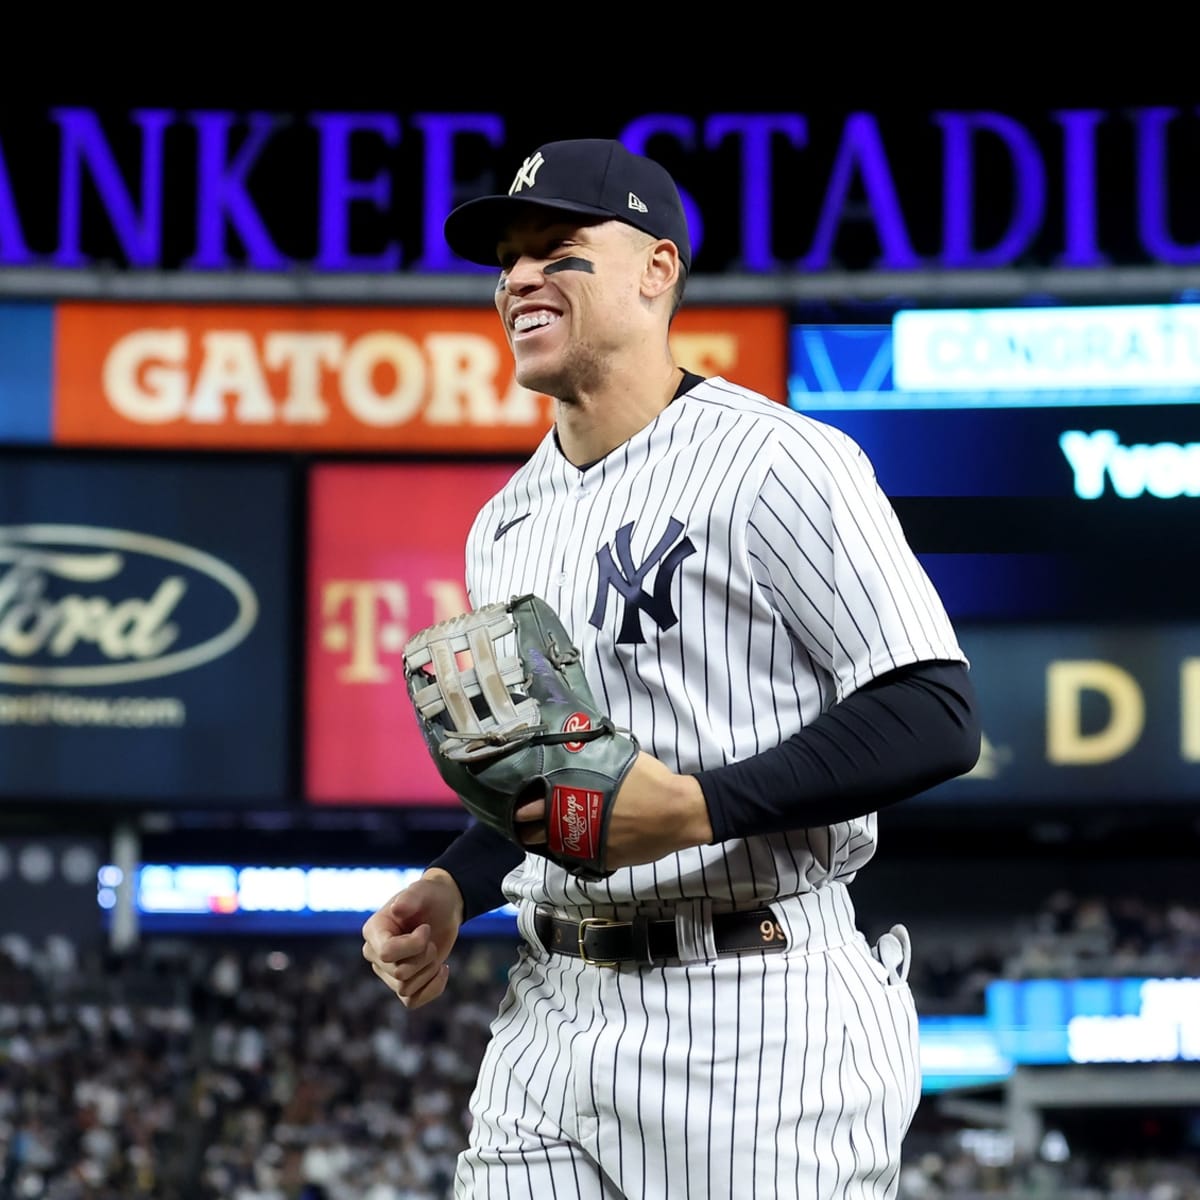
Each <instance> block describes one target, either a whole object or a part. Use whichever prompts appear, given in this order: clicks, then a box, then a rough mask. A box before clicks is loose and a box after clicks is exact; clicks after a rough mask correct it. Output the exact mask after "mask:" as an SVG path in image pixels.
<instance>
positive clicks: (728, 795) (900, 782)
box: [696, 662, 980, 843]
mask: <svg viewBox="0 0 1200 1200" xmlns="http://www.w3.org/2000/svg"><path fill="white" fill-rule="evenodd" d="M979 746H980V728H979V718H978V713H977V706H976V700H975V691H974V687H973V685H972V683H971V679H970V675H969V672H968V669H967V667H966V665H965V664H963V663H958V662H924V663H917V664H914V665H913V666H911V667H903V668H900V669H898V670H896V671H890V672H888V673H887V674H886V675H881V676H879V677H878V678H877V679H875V680H873V681H872V682H871V683H869V684H867V685H865V686H864V687H862V688H859V690H858V691H856V692H853V693H852V694H851V695H849V696H847V697H846V699H845V700H843V701H841V702H840V703H839V704H835V705H834V706H833V707H832V708H830V709H829V710H828V711H826V712H824V713H822V714H821V715H820V716H819V717H817V718H816V720H815V721H812V722H810V723H809V724H808V725H806V726H805V727H804V728H803V729H800V730H798V731H797V732H796V733H795V734H793V735H792V736H791V737H790V738H787V739H786V740H785V741H783V742H781V743H780V744H779V745H778V746H774V747H772V748H771V749H770V750H765V751H763V752H762V753H761V754H756V755H754V756H753V757H752V758H748V759H745V760H744V761H742V762H737V763H729V764H727V765H725V766H723V767H714V768H713V769H711V770H707V771H699V772H697V773H696V779H698V780H699V782H700V789H701V791H702V792H703V793H704V799H705V802H706V803H707V805H708V812H709V819H710V821H711V822H712V829H713V842H714V843H715V842H723V841H728V840H729V839H730V838H741V837H750V836H752V835H754V834H765V833H779V832H783V831H786V830H791V829H806V828H811V827H813V826H817V825H831V824H835V823H837V822H838V821H848V820H851V819H852V818H854V817H861V816H863V815H865V814H866V813H869V812H875V811H876V810H878V809H880V808H883V807H885V806H886V805H889V804H894V803H896V802H897V801H899V800H904V799H906V798H908V797H910V796H915V795H916V794H917V793H919V792H923V791H925V790H927V789H928V788H931V787H933V786H935V785H936V784H939V783H943V782H945V781H946V780H947V779H953V778H954V777H955V776H957V775H962V774H964V773H965V772H967V771H969V770H970V769H971V768H972V767H973V766H974V765H975V763H976V761H977V759H978V758H979Z"/></svg>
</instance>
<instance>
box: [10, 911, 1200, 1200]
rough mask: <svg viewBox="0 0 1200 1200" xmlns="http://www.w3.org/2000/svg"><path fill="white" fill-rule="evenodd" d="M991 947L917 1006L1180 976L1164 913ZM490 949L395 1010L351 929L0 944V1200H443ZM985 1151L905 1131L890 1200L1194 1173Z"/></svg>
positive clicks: (1168, 1165)
mask: <svg viewBox="0 0 1200 1200" xmlns="http://www.w3.org/2000/svg"><path fill="white" fill-rule="evenodd" d="M1010 933H1011V941H1009V942H1005V941H1003V940H997V941H995V943H994V944H990V945H989V946H987V947H986V948H985V949H984V950H983V951H980V950H979V948H978V947H976V948H975V949H974V950H967V949H965V948H964V949H962V950H961V952H960V953H959V954H958V955H957V956H955V955H954V953H953V952H952V950H951V949H948V948H946V947H941V948H938V949H936V950H934V951H930V952H929V953H927V954H925V955H924V956H923V955H922V952H921V951H920V946H921V940H920V937H919V936H918V937H916V938H915V941H916V945H917V947H918V953H917V958H916V960H915V962H914V969H913V977H912V982H913V984H914V988H915V990H916V992H917V995H918V1002H919V1003H920V1004H921V1005H922V1006H923V1008H925V1009H926V1010H928V1009H929V1008H930V1007H932V1006H940V1011H949V1009H948V1007H947V1006H949V1005H954V1004H958V1005H959V1006H960V1009H961V1011H972V1010H973V1008H972V1006H973V1005H974V1004H975V1003H976V1001H977V1000H978V996H979V994H981V989H982V987H983V986H985V985H986V981H987V980H988V979H989V978H995V977H997V976H1000V975H1004V976H1009V977H1020V976H1028V975H1054V974H1062V975H1080V974H1111V973H1115V972H1120V973H1123V974H1147V975H1164V976H1179V975H1195V976H1200V910H1197V909H1195V908H1190V907H1187V906H1185V905H1159V906H1155V905H1151V904H1147V903H1141V902H1138V901H1134V900H1127V899H1111V900H1103V899H1097V898H1095V897H1081V896H1074V895H1071V894H1069V893H1066V892H1063V893H1058V894H1055V895H1053V896H1051V897H1048V898H1047V900H1046V902H1045V903H1044V904H1043V905H1042V906H1041V907H1040V909H1039V910H1038V911H1036V912H1034V913H1031V914H1029V915H1028V917H1027V918H1026V919H1025V920H1024V921H1023V922H1020V923H1015V924H1014V925H1013V926H1011V927H1010ZM513 952H514V944H513V940H512V937H511V936H508V935H499V936H488V937H477V938H463V939H461V940H460V943H459V946H458V947H457V948H456V950H455V957H454V959H453V960H452V962H453V970H452V973H451V983H450V986H449V988H448V991H447V994H446V995H445V996H443V997H442V998H441V999H440V1000H439V1001H438V1002H436V1003H434V1004H431V1005H428V1006H426V1007H425V1008H421V1009H417V1010H415V1011H412V1010H409V1009H406V1008H405V1007H404V1006H403V1005H401V1004H399V1003H398V1002H397V1001H396V1000H395V999H394V998H393V997H392V995H391V993H390V992H388V991H387V989H386V988H385V987H384V985H383V984H382V983H381V982H380V981H379V980H378V979H376V978H375V976H374V975H373V974H372V973H371V971H370V969H369V968H368V967H367V966H366V964H365V962H364V961H363V959H362V957H361V949H360V943H359V941H358V939H357V938H356V937H354V936H349V937H343V938H338V939H328V938H324V939H308V940H305V939H289V940H280V939H273V940H270V941H269V942H268V941H265V940H264V939H263V938H261V937H258V936H256V937H254V938H246V939H244V940H218V939H215V938H190V939H177V938H171V939H168V938H162V937H147V938H144V939H142V941H141V943H140V944H139V945H138V947H137V949H136V950H135V951H133V952H131V953H128V954H124V955H114V954H112V953H110V952H108V951H106V950H104V949H103V948H90V949H89V948H87V947H81V946H78V945H75V944H73V943H71V942H68V941H66V940H64V939H60V938H51V939H48V940H47V941H46V942H45V943H44V944H39V945H37V946H32V945H30V944H28V943H27V942H24V941H23V940H22V939H20V938H17V937H13V936H8V937H4V938H0V1200H151V1198H153V1200H444V1198H445V1197H447V1196H448V1195H449V1194H450V1180H451V1178H452V1175H453V1166H454V1159H455V1156H456V1154H457V1151H458V1149H459V1147H460V1146H461V1145H462V1144H463V1142H464V1141H465V1139H466V1136H467V1116H466V1108H467V1100H468V1097H469V1094H470V1089H471V1087H472V1085H473V1082H474V1076H475V1070H476V1067H477V1064H478V1061H479V1058H480V1055H481V1054H482V1051H483V1046H484V1042H485V1040H486V1037H487V1032H488V1026H489V1023H490V1021H491V1019H492V1016H493V1015H494V1013H495V1011H496V1008H497V1005H498V1003H499V1000H500V997H501V994H502V991H503V987H504V982H505V978H506V975H507V970H508V967H509V965H510V963H511V961H512V958H513ZM972 1135H973V1137H974V1140H972ZM998 1137H999V1138H1000V1141H1001V1143H1002V1142H1003V1138H1002V1135H1000V1134H996V1133H995V1132H994V1131H992V1132H990V1133H988V1132H985V1131H980V1130H974V1131H970V1130H968V1131H966V1133H964V1132H963V1131H961V1130H960V1131H956V1132H943V1133H941V1134H938V1135H937V1136H934V1135H932V1134H929V1133H928V1132H926V1133H922V1134H921V1135H920V1136H919V1137H917V1136H914V1138H913V1140H912V1153H911V1156H910V1161H909V1162H908V1163H907V1165H906V1168H905V1172H904V1175H903V1179H902V1187H901V1195H902V1197H903V1200H925V1198H934V1197H957V1198H961V1200H968V1198H969V1197H972V1196H991V1197H995V1196H1031V1197H1032V1196H1057V1197H1063V1198H1064V1200H1067V1198H1072V1197H1078V1198H1079V1200H1099V1198H1101V1197H1103V1198H1105V1200H1200V1183H1198V1182H1197V1180H1198V1178H1200V1175H1198V1174H1197V1170H1196V1167H1195V1164H1194V1163H1187V1162H1184V1161H1182V1160H1180V1161H1175V1162H1166V1161H1159V1160H1155V1159H1153V1158H1150V1157H1141V1158H1130V1157H1124V1158H1115V1157H1111V1156H1110V1157H1107V1158H1106V1157H1105V1156H1103V1155H1100V1156H1097V1155H1096V1154H1095V1153H1094V1152H1091V1153H1088V1154H1083V1155H1081V1154H1078V1153H1077V1154H1069V1153H1068V1154H1063V1153H1061V1152H1058V1153H1055V1152H1054V1151H1053V1147H1047V1148H1046V1151H1045V1153H1043V1154H1040V1155H1039V1156H1037V1157H1036V1159H1034V1160H1032V1161H1028V1162H1017V1161H1014V1160H1013V1158H1012V1156H1011V1154H1009V1155H1008V1156H1007V1157H1006V1156H1005V1154H1004V1153H997V1151H996V1145H997V1142H996V1139H997V1138H998ZM989 1138H990V1141H989V1140H988V1139H989Z"/></svg>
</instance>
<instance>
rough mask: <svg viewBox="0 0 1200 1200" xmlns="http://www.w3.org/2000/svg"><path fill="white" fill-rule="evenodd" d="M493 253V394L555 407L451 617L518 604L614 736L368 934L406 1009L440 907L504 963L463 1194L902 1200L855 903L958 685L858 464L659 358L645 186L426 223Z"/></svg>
mask: <svg viewBox="0 0 1200 1200" xmlns="http://www.w3.org/2000/svg"><path fill="white" fill-rule="evenodd" d="M446 238H447V241H448V242H449V244H450V246H451V247H452V248H453V249H454V250H455V251H456V252H457V253H458V254H460V255H462V256H463V257H465V258H467V259H470V260H473V261H476V262H481V263H494V264H495V265H496V266H497V267H498V269H499V278H498V281H497V286H496V308H497V311H498V313H499V316H500V319H501V321H502V322H503V325H504V328H505V330H506V332H507V335H508V339H509V342H510V345H511V347H512V353H513V359H514V361H515V364H516V374H517V378H518V380H519V381H520V382H521V383H522V384H523V385H525V386H526V387H529V388H532V389H536V390H538V391H543V392H545V393H547V394H549V395H551V396H552V397H554V399H555V401H556V404H555V420H554V426H553V428H552V429H551V430H550V431H549V432H548V433H547V435H546V437H545V438H544V440H543V441H542V443H541V445H540V446H539V447H538V449H537V450H536V451H535V452H534V453H533V455H532V456H531V458H530V459H529V461H528V462H527V463H525V465H524V466H522V467H521V468H520V469H519V470H518V471H517V472H516V473H515V474H514V475H513V477H512V479H511V480H510V481H509V483H508V484H507V485H506V486H505V487H504V488H503V489H502V490H501V491H500V492H499V493H498V494H497V495H496V496H494V497H493V498H492V499H491V500H490V501H489V502H488V503H487V504H486V505H485V506H484V507H483V509H482V511H481V512H480V513H479V515H478V517H477V518H476V520H475V523H474V525H473V527H472V529H471V532H470V534H469V536H468V542H467V548H466V575H467V589H468V595H469V597H470V600H471V604H472V606H473V608H474V609H479V608H480V607H482V606H485V605H492V604H497V603H500V602H507V601H509V600H511V599H512V598H513V597H515V596H524V595H528V594H533V595H536V596H538V597H541V598H542V599H543V600H545V601H546V602H547V603H548V604H549V605H550V606H551V607H552V608H553V609H554V610H555V612H556V613H558V614H560V615H561V617H562V621H563V625H564V627H565V628H566V630H567V631H568V632H569V635H570V637H571V639H572V641H573V643H574V645H575V646H576V647H578V649H579V651H580V658H579V663H580V665H581V666H582V668H583V671H584V673H585V675H586V677H587V681H588V684H589V686H590V688H591V690H592V692H593V693H594V696H595V697H596V698H597V702H598V704H599V705H600V707H601V708H603V709H604V710H606V712H607V713H608V714H609V716H610V717H611V719H612V721H613V722H614V723H615V725H616V727H617V728H618V729H624V730H629V731H631V733H632V734H633V735H634V736H635V737H636V739H637V742H638V746H639V750H638V753H637V755H636V758H635V759H634V760H633V762H632V766H631V767H630V768H629V770H628V772H627V774H625V776H624V778H623V779H622V781H621V783H620V785H619V788H618V790H616V793H615V796H614V797H612V798H611V801H610V803H609V804H608V805H607V806H606V807H605V808H604V809H603V811H602V812H601V815H600V817H599V818H598V819H597V823H596V826H595V828H594V829H589V830H588V831H587V832H588V833H589V835H594V837H589V839H588V840H589V841H595V842H596V843H597V844H600V845H602V847H603V852H602V866H603V868H604V871H603V874H602V877H601V878H599V879H596V878H595V877H594V876H593V877H588V878H584V877H581V876H580V875H578V874H576V873H574V872H573V871H572V870H570V869H569V868H568V867H564V866H563V865H561V864H560V862H559V861H558V860H556V859H554V858H553V857H552V856H550V855H549V854H548V853H547V852H546V851H547V845H548V838H549V839H550V840H551V841H552V840H553V839H552V836H551V835H552V832H553V825H552V822H550V823H548V813H547V805H546V802H545V801H544V800H543V799H541V798H537V799H534V800H531V801H530V802H528V803H526V804H525V805H524V806H523V807H521V808H520V809H518V811H517V830H518V832H517V835H516V837H515V838H512V839H510V838H506V837H504V836H503V835H502V834H500V833H498V832H495V831H494V830H492V829H490V828H489V827H488V826H486V825H484V824H482V823H481V824H477V825H474V826H472V827H471V828H470V829H469V830H468V831H467V832H466V833H464V834H463V835H462V836H461V837H459V838H458V839H457V840H456V841H455V842H453V843H452V844H451V845H450V846H449V847H448V848H447V850H446V852H445V853H444V854H443V855H442V856H441V857H440V858H439V859H438V860H437V861H436V862H435V863H433V864H431V866H430V868H429V869H428V870H427V871H426V872H425V874H424V875H423V876H422V878H421V879H420V880H418V881H417V882H416V883H414V884H413V885H412V886H410V887H409V888H407V889H406V890H405V891H403V892H401V893H399V894H398V895H397V896H395V897H393V899H392V900H391V901H389V902H388V904H386V905H384V906H383V907H382V908H381V909H380V910H379V911H378V912H377V913H376V914H375V915H374V916H372V917H371V918H370V919H369V920H368V921H367V922H366V923H365V925H364V927H363V942H364V944H363V953H364V956H365V957H366V958H367V960H368V961H369V962H370V963H371V965H372V968H373V970H374V971H375V972H376V974H378V975H379V977H380V978H381V979H383V980H384V982H385V983H386V984H387V986H388V987H389V988H391V989H392V991H394V992H395V994H396V995H397V996H398V997H399V998H400V999H401V1000H402V1001H403V1002H404V1003H405V1004H406V1005H409V1006H414V1007H415V1006H417V1005H422V1004H425V1003H428V1002H429V1001H431V1000H434V999H436V998H437V997H438V996H440V995H441V994H442V992H443V990H444V989H445V986H446V979H447V971H448V965H447V959H448V957H449V955H450V953H451V950H452V948H453V946H454V942H455V939H456V937H457V934H458V930H459V927H460V925H461V923H462V922H463V921H464V920H467V919H469V918H470V917H472V916H475V915H477V914H479V913H482V912H485V911H488V910H489V909H491V908H494V907H496V906H498V905H500V904H502V903H504V902H505V901H511V902H512V903H514V904H515V905H517V907H518V911H519V918H518V920H519V927H520V930H521V934H522V938H523V940H522V943H521V945H520V947H519V949H518V955H517V961H516V963H515V964H514V966H513V968H512V970H511V972H510V975H509V987H508V993H507V995H506V996H505V998H504V1000H503V1002H502V1004H501V1007H500V1011H499V1013H498V1015H497V1017H496V1019H495V1021H494V1023H493V1025H492V1037H491V1041H490V1043H489V1046H488V1049H487V1051H486V1052H485V1055H484V1059H483V1062H482V1064H481V1067H480V1072H479V1079H478V1084H477V1087H476V1089H475V1092H474V1095H473V1097H472V1101H471V1118H472V1127H471V1134H470V1143H469V1145H468V1146H467V1147H466V1149H465V1150H464V1151H463V1153H462V1155H461V1156H460V1158H459V1165H458V1175H457V1179H456V1194H457V1195H458V1196H460V1197H485V1196H497V1195H503V1196H507V1197H517V1196H520V1197H528V1198H531V1200H532V1198H533V1197H538V1200H544V1197H546V1196H553V1195H558V1196H571V1197H585V1198H590V1200H601V1198H604V1200H613V1198H615V1197H645V1198H650V1197H664V1198H667V1197H671V1198H674V1197H679V1196H688V1197H693V1198H695V1197H722V1198H724V1200H728V1197H731V1196H771V1197H804V1198H805V1200H814V1198H819V1197H827V1196H830V1197H832V1196H843V1195H854V1196H864V1197H892V1196H894V1195H895V1194H896V1190H897V1187H898V1176H899V1167H900V1158H901V1143H902V1139H903V1137H904V1134H905V1132H906V1131H907V1129H908V1127H909V1124H910V1123H911V1120H912V1117H913V1114H914V1111H915V1109H916V1105H917V1102H918V1099H919V1096H920V1086H921V1080H920V1069H919V1064H918V1056H917V1019H916V1013H915V1011H914V1006H913V999H912V995H911V992H910V990H909V988H908V985H907V983H906V976H907V972H908V966H909V960H910V948H909V942H908V934H907V931H906V930H905V928H904V926H903V925H900V924H897V925H895V926H893V928H892V929H891V930H890V931H889V932H888V933H886V934H884V935H883V936H882V937H881V938H880V939H879V940H878V941H877V942H876V943H875V944H874V945H871V944H869V943H868V942H867V940H866V938H865V937H864V935H863V934H862V933H861V932H860V931H859V929H858V927H857V924H856V918H855V913H854V906H853V904H852V901H851V899H850V894H849V887H848V885H849V884H850V883H851V882H852V881H853V879H854V877H855V876H856V875H857V873H858V872H859V871H860V870H861V869H863V868H864V867H865V866H866V865H867V863H868V862H869V860H870V859H871V858H872V856H873V855H874V853H875V849H876V834H877V824H876V812H877V810H878V809H879V808H880V807H882V806H884V805H887V804H893V803H896V802H898V801H901V800H903V799H905V798H906V797H909V796H912V795H914V794H916V793H918V792H920V791H923V790H925V789H926V788H929V787H932V786H933V785H934V784H937V783H940V782H942V781H943V780H946V779H949V778H951V777H953V776H955V775H958V774H961V773H963V772H965V771H967V770H969V769H970V768H971V767H972V766H973V765H974V763H975V761H976V759H977V757H978V753H979V725H978V720H977V716H976V713H975V705H974V694H973V688H972V685H971V682H970V679H969V672H968V665H967V662H966V659H965V657H964V655H963V653H962V650H961V649H960V647H959V645H958V642H957V639H956V636H955V633H954V630H953V628H952V626H951V623H950V621H949V619H948V617H947V615H946V612H945V609H944V607H943V605H942V603H941V601H940V600H939V598H938V596H937V595H936V593H935V591H934V589H933V587H932V585H931V583H930V581H929V579H928V578H927V576H926V575H925V573H924V571H923V570H922V568H921V566H920V565H919V563H918V562H917V560H916V558H915V557H914V555H913V554H912V551H911V549H910V547H909V546H908V545H907V543H906V541H905V539H904V536H903V533H902V531H901V529H900V526H899V523H898V521H897V519H896V517H895V514H894V512H893V511H892V508H891V506H890V503H889V502H888V500H887V498H886V497H885V496H884V495H883V494H882V492H881V491H880V489H879V487H878V484H877V482H876V479H875V475H874V471H873V470H872V468H871V465H870V463H869V462H868V461H867V459H866V458H865V456H864V455H863V453H862V451H861V450H860V449H859V447H858V446H857V445H855V444H854V443H853V442H852V441H851V440H850V439H849V438H847V437H846V436H845V435H843V434H841V433H840V432H839V431H837V430H835V429H833V428H832V427H830V426H828V425H824V424H822V423H820V422H818V421H815V420H813V419H811V418H809V417H807V416H804V415H802V414H800V413H797V412H794V411H791V410H790V409H788V408H787V407H786V406H784V405H781V404H779V403H777V402H776V401H774V400H772V399H770V398H769V397H766V396H762V395H759V394H757V393H754V392H752V391H750V390H748V389H747V388H744V387H742V386H740V385H738V384H736V383H734V382H731V381H729V380H726V379H723V378H719V377H718V378H711V379H702V378H700V377H699V376H696V375H694V374H691V373H689V372H688V371H686V370H684V369H682V368H681V367H680V366H679V365H678V364H677V363H676V362H675V360H674V358H673V357H672V354H671V351H670V347H669V342H668V331H669V328H670V325H671V321H672V318H673V317H674V314H675V312H676V311H677V309H678V307H679V305H680V303H681V301H682V297H683V291H684V286H685V282H686V279H687V275H688V272H689V271H690V270H691V265H692V264H691V246H690V238H689V232H688V228H687V221H686V218H685V215H684V210H683V206H682V204H681V203H680V199H679V194H678V191H677V189H676V187H675V184H674V182H673V181H672V179H671V177H670V176H669V175H668V173H667V172H666V171H665V170H664V169H663V168H662V167H661V166H660V165H659V164H657V163H655V162H654V161H652V160H651V159H649V158H646V157H643V156H639V155H634V154H631V153H630V152H629V151H628V150H626V149H625V147H623V146H622V145H621V144H620V143H618V142H614V141H605V140H600V139H582V140H577V141H566V142H554V143H550V144H547V145H544V146H542V147H540V148H539V149H538V150H537V151H535V153H533V154H532V155H530V156H529V157H527V158H526V159H525V160H524V162H523V163H522V164H521V166H520V167H519V169H518V170H517V172H516V175H515V177H514V179H513V183H512V186H511V188H510V189H509V192H508V194H507V195H503V196H488V197H483V198H481V199H478V200H473V201H470V202H468V203H466V204H464V205H462V206H461V207H459V208H458V209H456V210H455V211H454V212H453V213H451V215H450V217H449V218H448V219H447V222H446Z"/></svg>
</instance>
